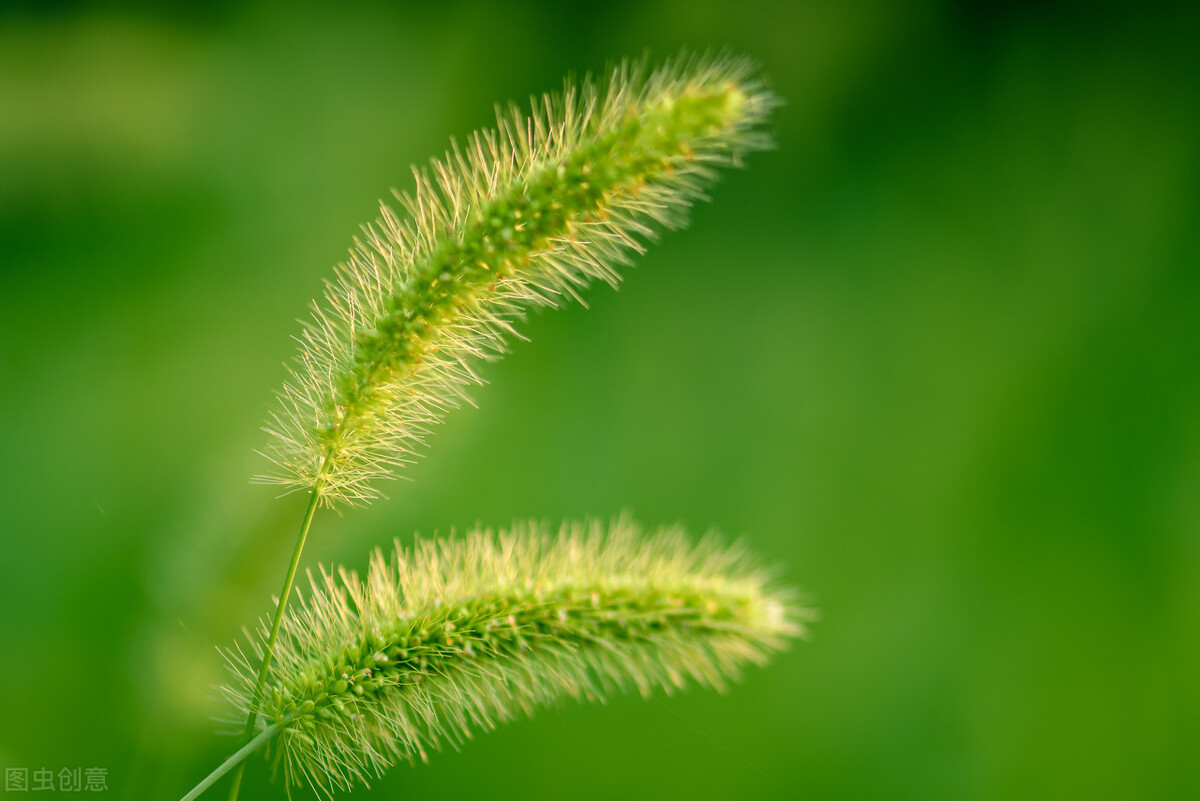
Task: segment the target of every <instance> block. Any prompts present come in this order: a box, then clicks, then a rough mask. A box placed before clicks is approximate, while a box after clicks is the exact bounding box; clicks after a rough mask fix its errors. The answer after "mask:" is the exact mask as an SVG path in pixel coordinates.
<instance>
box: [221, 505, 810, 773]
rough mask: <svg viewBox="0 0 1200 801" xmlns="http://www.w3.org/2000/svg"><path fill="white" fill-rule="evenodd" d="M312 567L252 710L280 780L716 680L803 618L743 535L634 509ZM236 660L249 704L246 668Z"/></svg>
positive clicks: (792, 631)
mask: <svg viewBox="0 0 1200 801" xmlns="http://www.w3.org/2000/svg"><path fill="white" fill-rule="evenodd" d="M309 578H310V582H311V583H312V592H311V594H310V595H309V596H308V598H307V599H306V600H305V601H303V602H302V603H300V604H294V605H293V606H292V607H291V608H290V609H289V610H288V613H287V616H286V617H285V618H284V623H283V628H282V631H281V635H280V637H279V640H278V641H277V643H276V656H275V662H274V664H273V666H272V668H271V672H270V675H269V677H268V680H267V683H266V685H265V691H264V692H263V693H262V696H261V698H262V700H261V702H260V703H259V705H258V706H259V708H258V709H257V710H256V711H257V713H258V717H259V730H260V731H264V730H266V729H267V728H268V727H270V726H278V727H279V730H280V732H281V733H280V734H279V739H278V751H277V759H279V760H280V761H281V762H282V765H283V767H284V771H285V773H286V776H287V779H288V782H289V784H297V785H299V784H303V783H304V782H307V783H308V784H310V785H311V786H312V787H313V788H314V789H315V790H316V791H318V792H319V793H321V794H325V795H329V794H331V793H332V792H333V791H334V790H339V789H349V788H350V787H351V786H352V785H353V784H354V783H356V782H360V781H361V782H363V783H366V782H367V781H368V780H369V778H370V777H372V776H378V775H380V774H381V773H382V772H383V770H384V769H385V768H387V767H388V766H390V765H392V764H393V763H395V762H397V761H401V760H408V761H413V760H415V759H426V758H427V755H428V753H429V751H430V750H431V749H434V748H438V747H439V746H440V745H441V744H443V743H449V744H452V745H458V744H459V743H461V742H462V741H463V740H464V739H465V738H468V737H470V736H471V731H472V730H474V729H491V728H493V727H494V726H495V725H496V724H498V723H500V722H502V721H505V720H508V719H510V718H513V717H514V716H517V715H528V714H531V713H532V712H533V710H534V708H535V707H537V706H541V705H544V704H547V703H552V702H554V701H557V700H559V699H563V698H573V699H576V700H598V699H603V698H604V697H605V696H606V695H608V694H610V693H614V692H626V691H637V692H639V693H641V694H642V695H648V694H650V693H651V692H652V691H653V690H655V689H662V690H665V691H666V692H668V693H670V692H672V691H674V690H676V689H678V688H681V687H684V686H685V685H686V684H689V683H694V684H698V685H701V686H706V687H713V688H716V689H718V690H723V689H724V688H725V687H726V685H727V683H728V682H730V681H731V680H734V679H736V678H737V677H738V675H739V671H740V670H741V669H742V668H743V667H744V666H745V665H746V664H747V663H758V664H761V663H763V662H764V661H765V660H766V659H767V657H768V655H769V654H770V653H771V652H773V651H776V650H778V649H780V648H782V647H783V646H784V644H785V641H786V639H787V638H789V637H792V636H797V635H800V634H802V633H803V621H804V620H806V619H808V617H809V615H808V612H807V611H806V610H804V609H802V608H800V607H799V606H797V605H795V604H794V602H793V601H794V596H793V595H792V594H791V592H790V591H787V590H781V589H778V588H775V587H773V586H771V584H770V583H769V582H768V580H767V578H766V576H765V575H764V573H763V572H762V570H761V569H760V568H759V567H758V566H757V564H756V563H755V561H754V560H753V559H752V558H750V557H749V556H748V555H747V554H746V553H745V552H744V551H742V550H740V549H739V548H736V547H734V548H729V547H724V546H721V545H719V544H718V543H717V542H715V541H714V540H712V539H711V538H709V539H706V540H704V541H702V542H701V543H700V544H699V545H692V544H690V543H689V542H688V541H687V539H686V538H685V537H684V535H683V533H682V532H681V531H680V530H679V529H677V528H669V529H662V530H660V531H658V532H657V533H655V534H653V535H651V536H648V537H643V536H641V534H640V532H639V530H638V528H637V526H636V525H634V524H633V523H632V522H631V521H629V520H626V519H621V520H618V521H615V522H614V523H613V524H612V526H611V527H609V529H608V530H607V531H606V530H605V527H604V526H603V525H601V524H599V523H597V522H594V521H593V522H589V523H583V524H573V525H564V526H563V527H562V528H561V529H560V530H559V531H558V532H557V534H555V533H554V532H552V531H550V530H548V529H547V528H545V527H544V526H540V525H537V524H532V523H527V524H523V525H518V526H516V527H515V528H514V529H513V530H511V531H509V532H500V533H497V534H493V533H492V532H490V531H483V532H475V533H473V534H470V535H469V536H467V537H465V538H462V539H449V540H435V541H423V542H418V544H417V546H416V547H415V549H413V550H412V551H406V550H404V549H402V548H401V547H400V546H399V545H397V547H396V549H395V551H394V552H393V553H392V554H391V555H390V557H385V556H384V555H383V553H382V552H380V551H376V553H375V554H374V557H373V559H372V561H371V565H370V568H369V570H368V572H367V576H366V578H365V579H362V580H360V579H359V578H358V576H356V575H355V574H354V573H353V572H348V571H345V570H338V571H337V572H336V573H332V572H325V571H322V573H321V575H320V576H319V577H314V576H312V575H311V574H310V577H309ZM257 642H258V641H256V644H255V645H254V648H255V649H256V650H258V651H260V652H261V645H259V644H257ZM259 655H260V656H261V653H260V654H259ZM230 662H231V665H232V666H233V669H234V672H235V680H234V682H233V683H232V684H231V685H230V686H229V687H227V688H226V693H227V694H228V695H229V697H230V698H231V699H232V700H233V702H234V703H235V704H236V705H238V707H239V709H240V711H241V712H243V713H245V712H248V711H249V709H248V707H249V705H250V704H251V703H252V701H251V699H252V698H253V697H254V693H253V690H254V686H255V671H254V670H253V666H252V664H250V662H249V661H248V660H247V659H246V658H245V657H244V655H242V654H241V653H240V652H239V653H235V654H232V655H231V658H230Z"/></svg>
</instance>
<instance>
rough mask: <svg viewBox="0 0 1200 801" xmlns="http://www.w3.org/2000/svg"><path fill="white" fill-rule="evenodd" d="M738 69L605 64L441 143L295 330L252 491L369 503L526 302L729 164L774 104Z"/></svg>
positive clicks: (694, 60) (547, 298) (597, 264)
mask: <svg viewBox="0 0 1200 801" xmlns="http://www.w3.org/2000/svg"><path fill="white" fill-rule="evenodd" d="M752 75H753V70H752V68H751V65H749V64H748V63H747V62H746V61H744V60H739V59H735V58H729V57H687V58H680V59H677V60H676V61H674V62H672V63H669V64H667V65H666V66H664V67H662V68H660V69H658V70H656V71H653V72H649V71H648V70H647V69H646V65H645V63H644V62H635V63H629V64H625V65H622V66H621V67H618V68H617V69H615V70H614V71H613V73H612V74H611V76H610V77H609V78H608V80H607V81H606V82H604V83H602V84H600V83H596V82H593V81H591V80H586V81H584V82H583V83H582V84H581V85H576V84H573V83H571V82H568V83H567V85H566V87H565V89H564V91H563V92H562V93H561V94H557V95H546V96H544V97H542V98H538V99H535V100H534V101H533V103H532V107H531V109H530V111H529V112H528V113H523V112H521V111H520V110H518V109H517V108H516V107H515V106H512V107H508V108H502V109H499V110H498V113H497V127H496V129H494V130H487V131H481V132H478V133H476V134H474V135H473V136H471V137H470V138H469V139H468V140H467V142H466V144H465V145H463V146H459V145H458V144H457V143H456V144H453V145H452V148H451V150H450V151H449V152H447V153H446V154H445V156H444V157H443V158H442V159H441V160H438V161H433V162H432V163H431V164H430V165H429V166H428V167H427V168H426V169H424V170H415V171H414V174H415V180H414V187H413V189H412V190H411V191H410V192H409V193H406V194H402V195H399V201H400V207H401V211H400V213H397V212H395V211H393V210H392V209H391V208H390V207H388V206H387V205H386V204H383V205H381V211H380V217H379V219H377V220H376V221H375V222H374V223H373V224H371V225H368V226H366V227H365V228H364V230H363V234H362V236H361V238H359V239H357V240H356V241H355V243H354V248H353V249H352V250H351V252H350V257H349V260H348V261H347V262H345V263H344V264H341V265H339V266H338V268H337V270H336V277H335V279H334V280H333V281H332V282H331V283H330V284H329V285H328V286H327V287H326V291H325V295H324V298H323V300H322V301H320V302H319V303H317V304H315V305H314V307H313V313H312V318H311V320H310V321H309V322H308V323H307V324H306V326H305V327H304V329H303V331H302V333H301V335H300V353H299V355H298V357H297V359H296V362H295V363H294V365H293V367H292V376H291V378H290V379H289V380H288V381H287V383H286V384H285V385H284V387H283V390H282V391H281V392H280V393H279V403H278V404H277V406H276V409H275V411H274V412H273V414H272V416H271V419H270V421H269V423H268V425H267V426H266V430H267V431H268V432H269V433H270V434H271V435H272V440H271V444H270V445H269V447H268V448H267V450H266V451H265V455H266V456H267V457H268V458H269V459H270V460H271V462H272V463H273V465H274V468H273V470H272V471H271V472H270V473H269V474H267V475H265V476H262V477H260V479H259V480H261V481H264V482H268V483H275V484H280V485H283V486H284V487H286V488H289V489H291V490H313V489H315V490H316V491H318V492H319V495H320V500H321V503H322V504H324V505H326V506H333V505H336V504H339V503H348V504H356V503H363V502H367V501H369V500H371V499H372V498H375V497H377V496H378V495H379V486H378V485H379V481H380V480H381V479H386V478H391V477H394V474H395V471H396V470H397V469H398V468H400V467H402V466H403V465H405V464H406V463H408V462H410V461H411V460H412V459H413V458H414V456H415V454H416V452H417V451H418V450H420V448H421V446H422V445H423V442H424V437H425V436H426V435H427V434H428V432H429V429H430V427H431V426H432V425H433V424H434V423H436V422H438V421H439V420H440V419H441V417H442V416H443V415H444V413H445V412H446V410H448V409H449V408H452V407H454V406H456V405H457V404H458V403H460V402H461V401H462V400H463V399H465V397H466V396H465V394H464V393H465V390H466V388H467V387H468V386H469V385H471V384H474V383H477V382H479V380H480V378H479V375H478V373H477V367H478V365H479V363H480V361H481V360H483V359H488V358H494V357H496V356H497V355H499V354H501V353H503V352H504V350H505V347H506V342H507V340H508V339H509V337H510V336H511V335H512V334H514V333H515V328H514V324H515V323H516V322H518V321H519V320H520V319H521V318H522V316H523V314H524V313H525V311H526V310H527V309H528V308H529V307H531V306H554V305H557V304H559V303H561V302H563V301H565V300H570V299H580V296H581V293H582V291H583V290H584V289H585V288H587V287H588V286H589V285H590V284H592V283H593V282H594V281H596V280H600V281H603V282H606V283H608V284H612V285H616V284H617V283H618V282H619V281H620V278H621V275H620V269H621V268H622V267H624V266H626V265H628V264H630V262H631V256H632V255H633V254H635V253H639V252H641V251H642V249H643V247H644V243H646V242H647V241H649V240H650V239H652V238H653V237H654V236H655V235H656V232H658V231H660V230H662V229H665V228H676V227H679V226H681V225H683V224H684V223H685V222H686V219H687V211H688V209H689V208H690V206H691V204H692V203H693V202H695V201H696V200H698V199H702V198H704V197H705V195H704V193H705V191H706V189H707V187H709V186H710V185H711V184H712V183H713V181H714V180H715V177H716V168H717V167H718V166H722V165H737V164H738V163H740V158H741V155H742V154H743V153H745V152H747V151H751V150H757V149H762V148H765V147H766V146H767V145H768V144H769V142H768V138H767V136H766V134H765V133H764V132H763V131H762V130H761V127H762V123H763V122H764V121H765V120H766V118H767V116H768V115H769V113H770V111H771V110H772V109H773V108H774V107H775V105H776V104H777V101H776V99H775V97H774V96H773V95H772V94H771V93H770V92H769V91H768V90H766V89H765V88H764V87H763V86H762V85H761V83H760V82H758V81H757V80H756V79H754V78H753V77H752Z"/></svg>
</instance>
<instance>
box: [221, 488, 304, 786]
mask: <svg viewBox="0 0 1200 801" xmlns="http://www.w3.org/2000/svg"><path fill="white" fill-rule="evenodd" d="M321 487H322V484H321V483H320V482H318V483H317V485H316V486H315V487H313V489H312V494H311V496H310V497H309V500H308V508H307V509H305V510H304V520H303V521H302V522H301V523H300V533H299V534H298V535H296V549H295V551H293V552H292V563H291V564H290V565H288V571H287V577H286V578H284V580H283V589H281V590H280V591H279V605H278V606H277V607H276V608H275V620H274V621H273V622H272V623H271V633H270V635H269V636H268V637H267V644H266V647H265V648H264V650H263V661H262V667H260V668H259V669H258V681H257V683H256V684H255V686H254V696H253V700H252V702H251V704H250V715H249V717H248V718H247V719H246V734H245V742H246V746H249V745H250V743H252V742H255V741H256V740H261V739H262V735H259V737H258V738H254V737H253V735H254V724H255V723H257V722H258V712H257V711H256V710H257V709H258V702H259V699H260V698H261V697H262V691H263V685H265V684H266V683H267V673H269V672H270V669H271V656H272V654H273V653H274V649H275V640H276V639H278V638H279V626H280V624H281V623H282V622H283V610H284V608H285V607H287V602H288V596H290V595H291V594H292V584H294V583H295V581H296V569H297V568H298V567H299V565H300V554H301V553H302V552H303V551H304V542H305V540H307V539H308V529H309V527H310V526H312V521H313V515H315V514H316V511H317V506H318V504H319V503H320V500H321ZM272 728H277V727H272ZM268 731H269V729H268ZM245 750H246V748H245V747H243V748H242V751H245ZM242 751H239V752H238V753H239V754H241V753H242ZM235 756H236V755H235ZM244 756H245V755H244V754H243V757H244ZM230 767H232V765H230ZM245 769H246V766H245V764H241V765H238V769H237V771H236V772H235V773H234V774H233V784H232V785H230V788H229V801H237V797H238V790H239V789H240V788H241V785H242V773H243V771H245ZM222 773H224V771H222Z"/></svg>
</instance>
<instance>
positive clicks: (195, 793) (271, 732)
mask: <svg viewBox="0 0 1200 801" xmlns="http://www.w3.org/2000/svg"><path fill="white" fill-rule="evenodd" d="M279 725H280V724H278V723H274V724H272V725H270V726H268V727H267V728H265V729H263V731H262V733H261V734H259V735H258V736H257V737H255V738H254V739H253V740H251V741H250V742H248V743H246V744H245V745H243V746H242V747H241V748H240V749H239V750H238V752H237V753H236V754H234V755H233V756H231V757H230V758H229V759H227V760H225V761H224V762H222V763H221V765H220V767H218V768H217V769H216V770H214V771H213V772H212V773H210V774H208V776H207V777H206V778H205V779H204V781H202V782H200V783H199V784H197V785H196V786H195V787H193V788H192V791H191V792H190V793H188V794H187V795H185V796H184V797H183V798H182V799H180V801H193V799H195V798H198V797H199V796H200V794H201V793H203V792H204V791H205V790H207V789H208V788H209V787H211V786H212V784H213V782H215V781H216V780H217V779H219V778H221V777H222V776H224V775H225V774H226V773H228V772H229V769H230V768H232V767H233V766H234V765H238V764H240V763H241V762H242V760H243V759H245V758H246V757H248V756H250V755H251V754H253V753H254V752H255V751H257V750H258V749H259V748H262V745H263V743H265V742H266V741H267V740H269V739H271V738H272V737H274V736H275V735H276V734H278V732H279ZM239 770H241V768H239Z"/></svg>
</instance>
